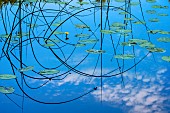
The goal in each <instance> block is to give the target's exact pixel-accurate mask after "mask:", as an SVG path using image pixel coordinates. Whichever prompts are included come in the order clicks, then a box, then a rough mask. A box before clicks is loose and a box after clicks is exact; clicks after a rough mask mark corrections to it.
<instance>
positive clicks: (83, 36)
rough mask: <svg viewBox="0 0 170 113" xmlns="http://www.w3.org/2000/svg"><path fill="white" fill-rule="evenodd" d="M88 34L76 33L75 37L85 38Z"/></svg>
mask: <svg viewBox="0 0 170 113" xmlns="http://www.w3.org/2000/svg"><path fill="white" fill-rule="evenodd" d="M89 36H90V35H89V34H76V35H75V37H78V38H85V37H89Z"/></svg>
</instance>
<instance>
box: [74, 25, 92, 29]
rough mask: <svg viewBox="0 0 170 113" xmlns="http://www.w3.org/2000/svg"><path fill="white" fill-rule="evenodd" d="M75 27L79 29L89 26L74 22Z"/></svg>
mask: <svg viewBox="0 0 170 113" xmlns="http://www.w3.org/2000/svg"><path fill="white" fill-rule="evenodd" d="M75 27H76V28H79V29H84V28H89V26H87V25H84V24H75Z"/></svg>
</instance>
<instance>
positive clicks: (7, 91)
mask: <svg viewBox="0 0 170 113" xmlns="http://www.w3.org/2000/svg"><path fill="white" fill-rule="evenodd" d="M14 91H15V89H14V88H13V87H3V86H0V93H3V94H11V93H13V92H14Z"/></svg>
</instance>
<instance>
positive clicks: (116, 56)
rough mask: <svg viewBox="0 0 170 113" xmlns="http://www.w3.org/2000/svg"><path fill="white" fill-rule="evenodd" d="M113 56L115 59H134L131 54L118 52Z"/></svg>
mask: <svg viewBox="0 0 170 113" xmlns="http://www.w3.org/2000/svg"><path fill="white" fill-rule="evenodd" d="M114 58H116V59H134V58H135V56H134V55H132V54H119V55H115V56H114Z"/></svg>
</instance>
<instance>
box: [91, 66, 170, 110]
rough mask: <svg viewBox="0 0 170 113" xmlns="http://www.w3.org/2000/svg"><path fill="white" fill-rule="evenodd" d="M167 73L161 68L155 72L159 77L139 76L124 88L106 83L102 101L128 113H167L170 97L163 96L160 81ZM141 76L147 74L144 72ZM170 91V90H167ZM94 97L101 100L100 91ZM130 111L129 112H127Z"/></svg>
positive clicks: (162, 87)
mask: <svg viewBox="0 0 170 113" xmlns="http://www.w3.org/2000/svg"><path fill="white" fill-rule="evenodd" d="M166 71H167V69H166V68H161V69H159V70H158V71H156V72H155V74H157V75H159V77H158V76H150V78H155V79H150V78H145V77H144V76H143V75H139V76H138V78H136V79H135V78H133V79H127V80H130V81H129V83H128V84H127V85H126V86H125V87H124V88H122V87H121V85H120V84H117V85H110V84H109V83H105V85H104V86H103V95H102V96H103V97H102V101H105V102H109V103H113V104H117V105H118V106H117V107H120V105H122V106H124V107H125V108H126V111H125V112H126V113H135V112H137V113H156V112H159V113H167V111H166V108H165V107H164V105H165V101H167V100H170V99H169V96H167V97H166V96H163V91H164V90H165V86H164V84H161V82H160V80H163V78H162V77H163V76H162V74H163V73H165V72H166ZM132 74H133V73H131V72H130V73H126V74H125V75H128V76H126V77H131V75H132ZM141 74H145V75H146V74H147V73H146V72H143V73H141ZM160 75H161V76H160ZM166 90H169V88H166ZM92 95H93V96H94V97H95V98H96V99H97V100H101V93H100V89H99V90H97V91H96V92H93V93H92ZM127 109H128V110H127Z"/></svg>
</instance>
